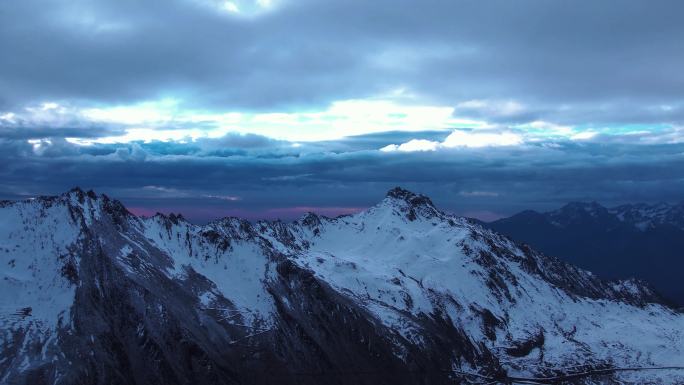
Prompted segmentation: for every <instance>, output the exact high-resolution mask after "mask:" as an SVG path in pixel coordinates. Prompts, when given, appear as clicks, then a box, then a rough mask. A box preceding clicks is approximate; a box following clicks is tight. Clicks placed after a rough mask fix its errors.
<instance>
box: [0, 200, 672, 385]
mask: <svg viewBox="0 0 684 385" xmlns="http://www.w3.org/2000/svg"><path fill="white" fill-rule="evenodd" d="M0 213H1V216H0V258H1V260H0V262H2V263H3V270H2V274H3V279H2V281H1V282H0V285H2V287H0V289H2V290H1V291H0V303H1V304H2V307H0V315H1V316H0V322H2V330H3V331H4V334H3V336H2V338H3V339H2V340H1V341H0V343H1V345H0V346H1V347H2V348H1V350H0V376H1V378H3V379H4V380H3V381H5V380H6V381H13V382H12V383H14V382H16V383H32V380H31V379H32V378H34V379H35V375H37V373H43V374H42V376H43V377H41V378H44V379H45V381H44V382H42V383H46V384H48V383H49V384H58V383H96V382H102V381H104V382H113V383H117V381H121V380H116V381H115V380H114V378H124V379H126V380H124V382H121V383H131V382H136V383H159V382H164V383H179V384H180V383H187V382H188V381H190V382H193V383H237V382H241V381H244V380H246V381H247V382H251V383H270V382H271V381H272V380H273V379H272V378H270V377H269V376H271V375H273V374H272V373H280V374H279V375H278V379H279V382H281V383H293V384H294V383H318V382H319V381H320V380H322V379H325V380H326V382H333V383H345V379H344V376H343V375H342V373H346V372H348V371H349V368H350V367H354V368H357V369H356V370H357V371H358V372H362V373H366V374H365V375H363V376H360V377H359V376H358V375H356V377H355V380H354V382H357V383H413V382H415V381H416V380H417V379H418V378H421V379H422V380H424V381H426V383H435V384H441V383H453V381H454V380H459V381H464V382H465V383H471V382H472V381H471V380H472V377H471V374H473V373H479V374H480V375H484V376H485V377H486V378H498V379H501V380H502V381H503V380H504V379H505V378H507V377H509V378H510V377H515V376H518V377H536V378H541V377H544V376H547V377H548V376H554V375H561V374H564V373H568V370H569V369H568V368H582V370H599V371H601V370H604V372H601V375H600V376H599V377H598V378H599V379H598V380H597V378H596V377H586V378H579V379H577V381H578V382H577V383H594V381H603V382H605V381H618V382H621V383H642V382H643V381H646V380H648V381H653V382H656V383H663V384H667V383H673V382H678V381H679V382H681V381H684V373H682V372H681V371H677V370H665V371H653V372H641V371H633V372H627V371H625V372H622V371H618V372H612V371H608V372H605V369H610V368H627V367H654V366H658V367H665V366H684V362H682V360H683V357H684V351H683V350H684V316H683V315H682V314H680V313H677V312H676V311H674V310H673V309H671V308H669V307H668V306H667V305H665V304H663V303H662V301H661V300H660V298H659V296H658V295H657V294H656V293H654V292H653V291H652V290H651V289H650V288H649V287H648V286H647V285H645V284H643V283H642V282H639V281H636V280H628V281H619V282H606V281H602V280H600V279H598V278H596V277H595V276H594V275H593V274H591V273H589V272H586V271H584V270H581V269H578V268H576V267H574V266H571V265H568V264H566V263H563V262H561V261H559V260H557V259H555V258H552V257H548V256H544V255H542V254H540V253H537V252H535V251H534V250H531V249H530V248H528V247H526V246H522V245H518V244H515V243H514V242H513V241H511V240H510V239H508V238H506V237H503V236H501V235H499V234H497V233H495V232H492V231H490V230H487V229H484V228H482V227H481V226H479V225H476V224H473V223H472V222H470V221H468V220H466V219H464V218H459V217H455V216H451V215H448V214H445V213H442V212H441V211H440V210H438V209H437V208H436V207H435V206H434V204H433V203H432V202H431V200H430V199H429V198H428V197H425V196H423V195H420V194H414V193H411V192H409V191H406V190H403V189H400V188H396V189H393V190H390V191H389V192H388V194H387V196H386V197H385V199H384V200H383V201H382V202H380V203H379V204H378V205H376V206H374V207H372V208H370V209H368V210H366V211H364V212H361V213H358V214H355V215H348V216H341V217H338V218H326V217H322V216H318V215H316V214H313V213H311V214H307V215H305V216H304V217H302V218H301V219H300V220H298V221H295V222H293V223H284V222H281V221H262V222H258V223H255V224H251V223H249V222H247V221H244V220H241V219H238V218H225V219H222V220H219V221H215V222H212V223H210V224H208V225H205V226H198V225H193V224H191V223H189V222H187V221H185V220H184V219H183V218H182V217H181V216H177V215H169V216H165V215H161V214H159V215H156V216H154V217H150V218H138V217H136V216H134V215H132V214H130V213H128V212H127V211H126V209H125V208H124V207H123V206H122V205H121V204H120V203H119V202H117V201H114V200H111V199H109V198H108V197H106V196H104V195H96V194H94V193H92V192H88V193H86V192H83V191H81V190H78V189H75V190H72V191H70V192H69V193H67V194H64V195H62V196H59V197H50V198H39V199H36V200H33V201H25V202H16V203H9V202H7V203H3V204H2V205H0ZM5 266H6V267H5ZM46 289H47V290H48V291H47V292H49V295H45V293H46ZM17 293H19V294H20V295H17ZM29 308H30V309H31V310H26V309H29ZM179 338H180V341H184V342H183V343H182V344H181V345H178V341H179ZM117 357H128V360H133V361H127V362H133V363H132V364H131V363H122V362H121V361H120V358H117ZM188 360H190V361H191V362H195V363H194V364H192V365H191V366H187V365H188V364H187V362H190V361H188ZM96 363H97V364H96ZM198 365H199V366H198ZM86 368H90V369H86ZM406 368H414V369H411V372H410V373H408V374H407V373H404V372H402V370H405V369H406ZM266 369H268V370H266ZM314 372H315V373H319V374H318V376H319V377H315V378H309V377H307V378H302V377H301V376H300V375H298V374H295V373H314ZM414 372H415V373H417V374H411V373H414ZM79 373H88V374H87V375H86V376H85V377H83V374H79ZM283 373H289V374H288V375H286V376H284V377H283ZM376 373H377V376H380V377H375V376H376ZM420 373H422V374H420ZM425 373H430V375H428V376H426V375H425ZM380 374H382V375H380ZM414 375H415V376H418V377H412V376H414ZM32 376H33V377H32ZM320 376H324V377H320ZM77 378H80V379H79V380H78V381H76V379H77ZM83 378H85V379H86V380H87V381H86V380H83ZM240 379H242V380H240ZM75 381H76V382H75ZM307 381H308V382H307ZM36 383H41V382H36Z"/></svg>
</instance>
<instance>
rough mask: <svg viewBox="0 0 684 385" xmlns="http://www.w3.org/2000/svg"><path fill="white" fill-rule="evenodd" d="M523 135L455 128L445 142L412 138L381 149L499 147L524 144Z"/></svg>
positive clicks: (424, 149)
mask: <svg viewBox="0 0 684 385" xmlns="http://www.w3.org/2000/svg"><path fill="white" fill-rule="evenodd" d="M523 142H524V140H523V137H522V136H520V135H518V134H515V133H513V132H508V131H503V132H477V131H462V130H454V132H452V133H451V134H450V135H449V136H447V137H446V139H444V141H443V142H437V141H431V140H425V139H412V140H409V141H408V142H405V143H402V144H399V145H397V144H390V145H388V146H385V147H383V148H381V149H380V151H382V152H393V151H401V152H414V151H435V150H438V149H440V148H457V147H472V148H477V147H498V146H517V145H520V144H523Z"/></svg>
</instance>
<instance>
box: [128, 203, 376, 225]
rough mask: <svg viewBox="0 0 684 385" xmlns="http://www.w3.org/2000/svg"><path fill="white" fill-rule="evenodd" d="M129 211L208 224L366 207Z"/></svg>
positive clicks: (354, 210)
mask: <svg viewBox="0 0 684 385" xmlns="http://www.w3.org/2000/svg"><path fill="white" fill-rule="evenodd" d="M127 209H128V211H130V212H131V213H133V214H135V215H137V216H144V217H151V216H154V215H155V214H156V213H163V214H167V215H168V214H171V213H175V214H182V215H183V216H184V217H185V218H187V219H188V220H190V221H197V222H208V221H211V220H214V219H220V218H225V217H239V218H244V219H249V220H256V219H285V220H291V219H297V218H300V217H301V216H303V215H304V214H306V213H307V212H313V213H316V214H318V215H324V216H327V217H336V216H339V215H345V214H354V213H358V212H360V211H363V210H365V209H366V208H365V207H315V206H295V207H278V208H271V209H265V210H248V209H239V208H237V209H221V208H214V207H211V208H208V207H158V208H147V207H138V206H135V207H127Z"/></svg>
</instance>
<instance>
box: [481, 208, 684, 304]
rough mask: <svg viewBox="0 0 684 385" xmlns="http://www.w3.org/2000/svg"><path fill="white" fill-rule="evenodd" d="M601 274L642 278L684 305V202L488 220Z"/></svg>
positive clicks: (498, 228) (566, 210)
mask: <svg viewBox="0 0 684 385" xmlns="http://www.w3.org/2000/svg"><path fill="white" fill-rule="evenodd" d="M483 225H485V226H487V227H489V228H492V229H494V230H496V231H498V232H501V233H503V234H506V235H509V236H511V237H512V238H513V239H515V240H517V241H521V242H525V243H528V244H529V245H531V246H532V247H534V248H535V249H537V250H540V251H542V252H544V253H547V254H550V255H554V256H557V257H559V258H561V259H563V260H564V261H567V262H570V263H572V264H575V265H577V266H580V267H582V268H586V269H589V270H591V271H592V272H594V273H596V274H598V275H599V276H600V277H603V278H607V279H620V278H626V277H630V276H635V275H636V276H637V277H638V278H640V279H644V280H647V281H649V282H652V283H653V285H654V287H655V288H656V289H657V290H658V291H659V292H661V293H663V295H665V296H666V297H667V298H668V299H669V300H671V301H673V302H674V303H677V304H678V305H679V306H684V285H682V283H681V272H682V271H684V204H679V205H671V204H666V203H660V204H655V205H648V204H633V205H623V206H618V207H614V208H606V207H603V206H601V205H600V204H598V203H596V202H592V203H581V202H574V203H569V204H567V205H565V206H563V207H562V208H560V209H558V210H554V211H550V212H546V213H539V212H536V211H523V212H521V213H519V214H516V215H514V216H512V217H509V218H504V219H500V220H497V221H494V222H491V223H486V224H483Z"/></svg>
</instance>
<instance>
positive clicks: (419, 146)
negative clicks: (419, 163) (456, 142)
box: [380, 139, 439, 152]
mask: <svg viewBox="0 0 684 385" xmlns="http://www.w3.org/2000/svg"><path fill="white" fill-rule="evenodd" d="M438 146H439V142H435V141H432V140H425V139H412V140H409V141H408V142H406V143H402V144H400V145H396V144H390V145H388V146H385V147H383V148H381V149H380V151H382V152H391V151H402V152H413V151H435V150H436V149H437V147H438Z"/></svg>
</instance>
